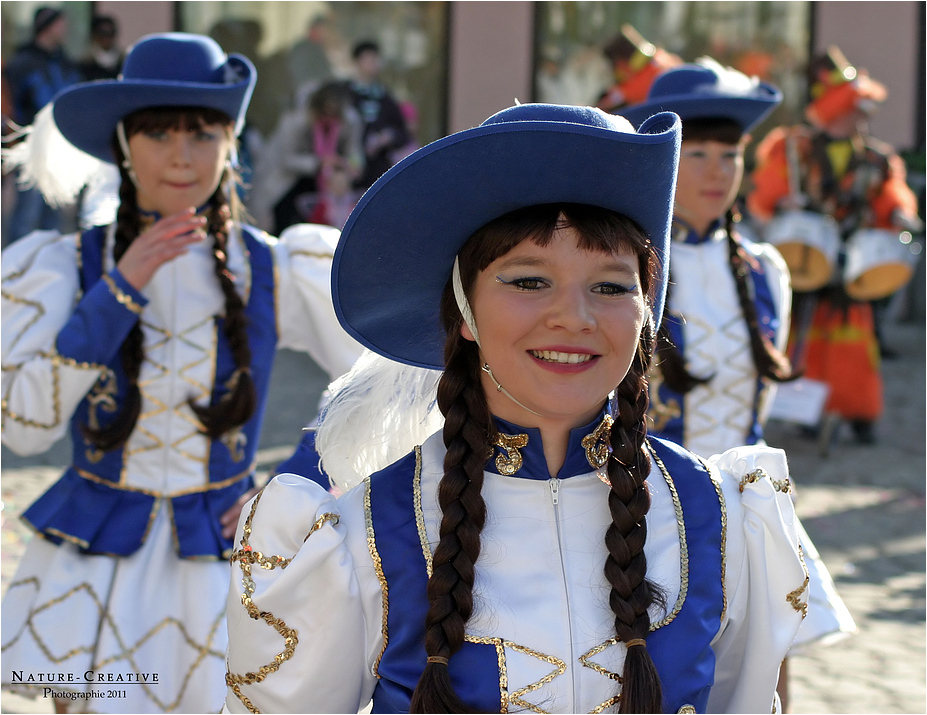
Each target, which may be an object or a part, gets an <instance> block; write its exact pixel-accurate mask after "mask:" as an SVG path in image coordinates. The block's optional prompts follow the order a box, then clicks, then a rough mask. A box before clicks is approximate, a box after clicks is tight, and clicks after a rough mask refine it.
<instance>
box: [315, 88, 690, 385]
mask: <svg viewBox="0 0 927 715" xmlns="http://www.w3.org/2000/svg"><path fill="white" fill-rule="evenodd" d="M680 133H681V127H680V124H679V119H678V117H676V116H675V115H674V114H669V113H664V114H660V115H658V116H655V117H652V118H651V119H649V120H648V121H645V122H644V123H643V125H642V126H641V128H640V129H639V130H638V131H637V132H635V131H634V128H633V127H631V125H630V124H629V123H628V122H627V121H626V120H624V119H622V118H621V117H617V116H614V115H611V114H608V113H606V112H603V111H601V110H599V109H594V108H592V107H574V106H561V105H554V104H522V105H518V106H516V107H510V108H509V109H505V110H503V111H501V112H499V113H497V114H495V115H493V116H492V117H490V118H489V119H487V120H486V121H485V122H483V123H482V124H481V125H480V126H478V127H475V128H472V129H467V130H465V131H462V132H458V133H456V134H452V135H450V136H448V137H444V138H443V139H439V140H437V141H435V142H433V143H431V144H429V145H427V146H425V147H423V148H421V149H419V150H418V151H416V152H415V153H413V154H411V155H410V156H408V157H406V158H405V159H403V160H402V161H401V162H400V163H398V164H397V165H396V166H394V167H393V168H392V169H390V170H389V171H388V172H386V174H384V175H383V176H382V177H380V179H379V180H378V181H377V182H376V183H375V184H374V185H373V186H372V187H370V189H369V190H368V191H367V193H365V194H364V196H363V197H362V198H361V200H360V202H358V204H357V206H356V207H355V209H354V211H353V212H352V213H351V216H350V217H349V218H348V221H347V223H346V224H345V227H344V231H343V233H342V236H341V240H340V241H339V242H338V247H337V249H336V250H335V258H334V265H333V268H332V295H333V298H334V304H335V312H336V314H337V315H338V319H339V321H341V325H342V326H343V327H344V328H345V330H347V331H348V333H350V334H351V335H352V336H353V337H354V338H356V339H357V340H358V341H359V342H360V343H362V344H363V345H365V346H366V347H368V348H370V349H371V350H373V351H374V352H376V353H379V354H380V355H384V356H386V357H388V358H391V359H393V360H397V361H399V362H402V363H406V364H409V365H414V366H418V367H426V368H438V369H443V367H444V358H443V353H444V341H445V333H444V329H443V327H442V325H441V320H440V303H441V294H442V292H443V290H444V287H445V284H446V283H447V282H448V279H449V278H450V276H451V271H452V268H453V265H454V259H455V257H456V256H457V254H458V252H459V251H460V249H461V248H462V247H463V245H464V243H465V242H466V240H467V239H468V238H469V237H470V235H471V234H473V233H474V232H475V231H476V230H477V229H478V228H480V227H481V226H484V225H485V224H487V223H489V222H490V221H492V220H493V219H495V218H498V217H499V216H502V215H503V214H506V213H508V212H510V211H514V210H515V209H519V208H523V207H526V206H533V205H537V204H547V203H560V202H569V203H579V204H590V205H593V206H599V207H602V208H606V209H611V210H613V211H616V212H618V213H621V214H624V215H626V216H628V217H629V218H631V219H633V220H634V221H636V222H637V223H638V224H639V225H640V226H641V227H642V228H643V229H644V231H645V232H646V233H647V235H648V236H649V237H650V240H651V242H652V244H653V246H654V248H655V249H656V252H657V256H658V259H659V263H660V270H661V271H662V276H659V277H658V281H657V285H656V286H655V287H654V294H655V301H654V302H655V305H654V306H653V311H654V318H655V319H656V321H657V323H658V324H659V320H660V317H661V315H662V312H663V302H664V298H665V294H666V275H667V271H668V269H669V262H668V259H669V251H668V248H669V243H668V241H669V227H670V222H671V217H672V213H673V197H674V194H675V188H676V168H677V164H678V161H679V145H680Z"/></svg>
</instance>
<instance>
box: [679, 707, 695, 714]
mask: <svg viewBox="0 0 927 715" xmlns="http://www.w3.org/2000/svg"><path fill="white" fill-rule="evenodd" d="M676 712H677V713H678V714H679V715H695V713H697V712H698V710H696V709H695V706H694V705H683V706H682V707H681V708H679V710H677V711H676Z"/></svg>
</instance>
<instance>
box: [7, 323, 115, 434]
mask: <svg viewBox="0 0 927 715" xmlns="http://www.w3.org/2000/svg"><path fill="white" fill-rule="evenodd" d="M17 340H18V338H17ZM35 356H36V357H40V358H45V359H46V360H49V361H50V362H51V364H52V371H51V378H52V390H51V392H52V415H53V417H52V421H51V422H48V423H45V422H36V421H35V420H32V419H29V418H27V417H24V416H22V415H20V414H17V413H15V412H13V411H11V410H10V407H9V403H8V401H7V397H8V395H9V390H10V389H11V388H12V381H11V383H10V386H9V387H8V388H7V395H6V396H4V398H3V400H2V401H0V411H2V412H0V414H2V419H3V421H4V422H5V421H6V418H7V417H9V418H10V419H11V420H13V421H14V422H18V423H19V424H21V425H24V426H26V427H37V428H39V429H54V428H55V427H57V426H58V425H59V424H61V376H60V368H61V367H62V366H67V367H73V368H78V369H86V370H107V367H106V366H105V365H95V364H93V363H86V362H78V361H76V360H73V359H72V358H66V357H63V356H61V355H58V354H57V353H46V352H38V353H35ZM23 364H24V363H20V364H18V365H4V366H3V368H2V369H3V372H15V371H16V370H18V369H19V368H20V367H22V365H23Z"/></svg>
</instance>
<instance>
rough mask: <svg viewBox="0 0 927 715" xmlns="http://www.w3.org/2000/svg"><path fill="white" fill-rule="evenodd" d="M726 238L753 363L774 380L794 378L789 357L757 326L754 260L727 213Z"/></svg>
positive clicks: (764, 376)
mask: <svg viewBox="0 0 927 715" xmlns="http://www.w3.org/2000/svg"><path fill="white" fill-rule="evenodd" d="M726 222H727V226H726V228H727V241H728V257H729V260H730V265H731V274H732V275H733V276H734V283H735V284H736V286H737V298H738V300H739V301H740V310H741V312H742V313H743V316H744V320H745V321H746V322H747V330H748V331H749V333H750V351H751V352H752V353H753V363H754V365H756V371H757V373H759V376H760V377H763V378H766V379H767V380H772V381H774V382H788V381H789V380H795V379H796V378H798V377H799V376H800V373H798V372H795V371H793V370H792V365H791V363H790V362H789V359H788V358H787V357H786V356H785V355H784V354H783V353H782V351H781V350H779V349H778V348H777V347H776V346H775V345H774V344H773V342H772V340H770V339H769V337H768V336H767V335H766V334H765V333H764V332H763V331H762V330H761V329H760V320H759V316H758V315H757V312H756V303H754V302H753V298H752V297H751V295H750V283H749V280H748V276H749V275H750V267H751V266H755V265H756V259H754V258H753V257H752V256H750V255H749V254H748V253H747V251H746V249H745V248H744V246H743V243H741V241H740V237H739V236H738V234H737V231H736V229H735V227H734V214H733V212H731V211H728V213H727V218H726Z"/></svg>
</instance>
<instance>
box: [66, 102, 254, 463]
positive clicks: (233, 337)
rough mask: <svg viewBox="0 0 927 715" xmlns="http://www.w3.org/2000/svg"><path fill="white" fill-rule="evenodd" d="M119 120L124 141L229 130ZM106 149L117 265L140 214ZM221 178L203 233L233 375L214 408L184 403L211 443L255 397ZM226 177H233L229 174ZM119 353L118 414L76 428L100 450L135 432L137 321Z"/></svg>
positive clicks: (216, 117) (174, 117)
mask: <svg viewBox="0 0 927 715" xmlns="http://www.w3.org/2000/svg"><path fill="white" fill-rule="evenodd" d="M123 121H124V125H125V130H126V135H127V136H129V137H131V136H132V135H134V134H136V133H138V132H140V131H148V130H158V129H160V130H163V129H177V128H180V127H195V126H201V125H203V124H224V125H226V126H227V127H229V128H230V127H231V126H232V120H231V119H230V118H229V117H228V116H227V115H225V114H223V113H222V112H219V111H217V110H214V109H205V108H196V107H193V108H191V107H154V108H147V109H143V110H139V111H137V112H133V113H132V114H130V115H128V116H127V117H125V119H124V120H123ZM112 146H113V151H114V153H115V156H116V160H117V166H119V173H120V178H121V183H120V186H119V210H118V212H117V214H116V236H115V238H116V240H115V245H114V248H113V258H114V260H115V262H117V263H118V262H119V259H120V258H122V256H123V254H125V252H126V250H127V249H128V247H129V245H130V244H131V243H132V241H133V240H135V238H136V237H137V236H138V235H139V233H140V232H141V214H140V211H139V208H138V198H137V194H136V189H135V184H134V183H133V182H132V180H131V178H130V177H129V175H128V172H127V171H126V169H125V168H124V167H123V166H122V161H123V159H124V156H123V153H122V148H121V147H120V146H119V143H118V142H117V141H116V139H115V137H114V138H113V141H112ZM226 174H227V175H226V176H223V179H222V181H220V182H219V186H218V187H217V188H216V191H215V193H214V194H213V196H212V197H211V198H210V200H209V213H208V231H209V232H210V233H211V234H212V235H213V236H214V240H215V244H214V254H215V260H216V268H215V271H216V275H217V276H218V279H219V285H220V286H221V287H222V292H223V294H224V296H225V312H226V319H225V335H226V337H227V338H228V340H229V343H230V345H231V348H232V355H233V358H234V360H235V366H236V368H237V370H236V372H235V376H234V378H233V379H234V380H235V382H234V384H232V385H231V386H230V387H231V389H230V392H229V393H228V394H226V395H225V396H224V397H223V398H222V399H221V400H220V401H219V402H218V403H217V404H216V405H212V406H207V407H200V406H197V405H194V404H192V400H191V402H190V405H191V407H192V409H193V410H194V411H195V412H196V414H197V417H199V419H200V421H201V422H202V423H203V425H204V428H205V429H204V432H205V433H206V434H207V435H208V436H209V437H210V438H212V439H216V438H218V437H220V436H221V435H222V434H224V433H225V432H226V431H227V430H229V429H231V428H234V427H237V426H239V425H241V424H244V423H245V422H247V420H248V419H249V418H250V417H251V415H252V414H253V413H254V410H255V409H256V406H257V393H256V391H255V387H254V381H253V379H252V377H251V372H250V364H251V350H250V347H249V345H248V336H247V333H246V332H245V327H246V320H245V313H244V304H243V302H242V300H241V298H240V297H239V296H238V294H237V292H236V291H235V288H234V279H233V277H232V276H231V274H230V273H229V271H228V268H227V265H226V254H225V246H226V244H227V242H228V227H229V220H230V218H231V210H230V207H229V204H230V202H231V203H232V208H234V202H235V199H236V197H235V196H234V195H233V196H232V197H227V196H226V195H225V191H224V188H223V184H224V183H225V181H226V179H227V178H229V177H228V170H227V172H226ZM232 178H236V177H234V174H233V175H232ZM120 354H121V358H122V365H123V370H124V371H125V374H126V380H127V383H128V384H127V388H126V397H125V401H124V403H123V406H122V408H121V410H120V412H119V413H118V414H117V415H116V417H115V418H114V419H113V420H112V422H110V424H109V425H107V426H106V427H102V428H99V429H92V428H90V427H89V426H88V425H81V432H82V433H83V435H84V437H85V439H87V440H88V441H90V442H91V443H92V444H94V445H95V446H97V447H98V448H100V449H102V450H112V449H117V448H119V447H121V446H122V445H123V444H125V442H126V440H128V438H129V435H131V434H132V431H133V430H134V429H135V425H136V423H137V422H138V416H139V414H140V413H141V404H142V398H141V391H140V390H139V387H138V376H139V373H140V371H141V366H142V363H143V361H144V359H145V350H144V334H143V332H142V327H141V322H140V321H139V322H136V324H135V325H134V326H133V327H132V330H131V331H130V332H129V334H128V336H127V337H126V339H125V341H124V342H123V344H122V347H121V348H120Z"/></svg>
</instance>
